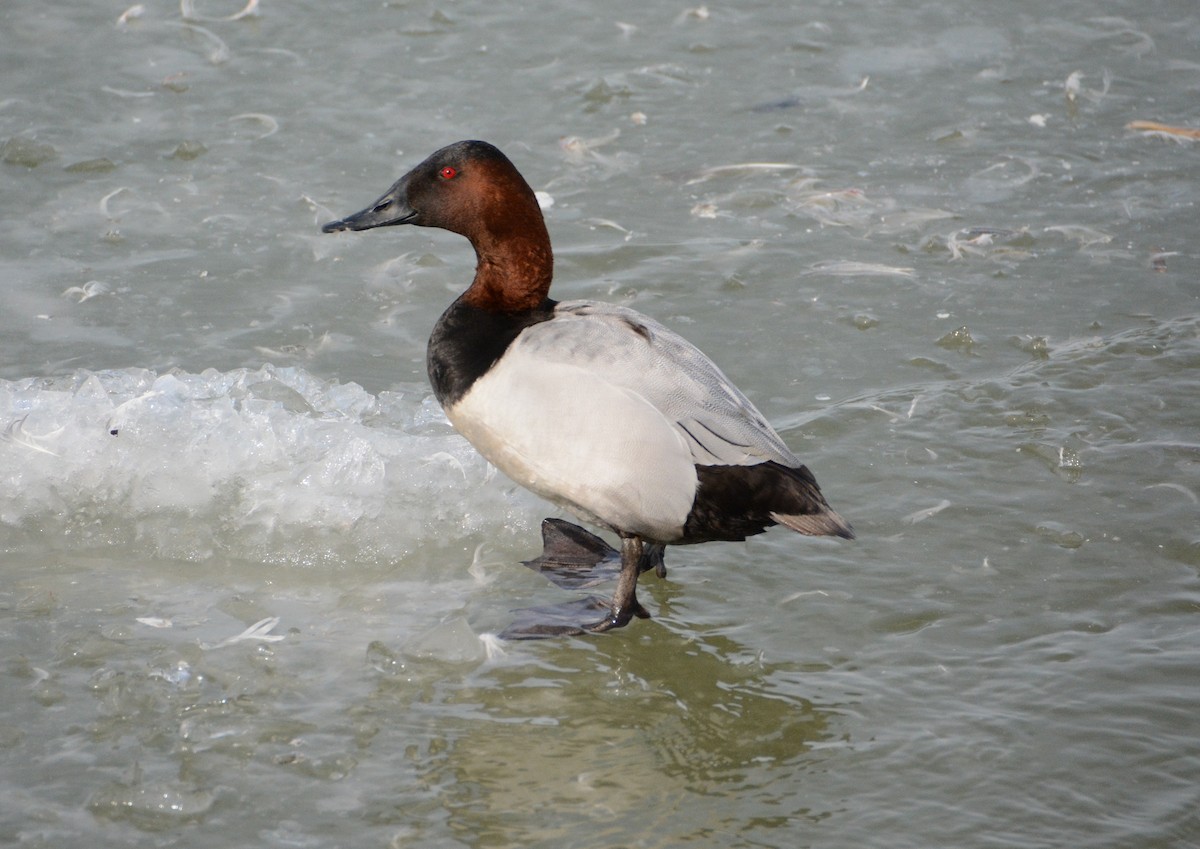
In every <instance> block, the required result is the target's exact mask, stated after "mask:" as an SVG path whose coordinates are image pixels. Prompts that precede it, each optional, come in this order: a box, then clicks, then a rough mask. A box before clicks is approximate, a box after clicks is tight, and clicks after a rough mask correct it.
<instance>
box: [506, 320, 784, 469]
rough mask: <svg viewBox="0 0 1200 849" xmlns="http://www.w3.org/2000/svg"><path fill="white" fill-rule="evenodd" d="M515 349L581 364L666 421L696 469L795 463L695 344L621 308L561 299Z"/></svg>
mask: <svg viewBox="0 0 1200 849" xmlns="http://www.w3.org/2000/svg"><path fill="white" fill-rule="evenodd" d="M516 344H518V345H520V346H522V347H523V348H526V349H527V352H528V353H530V354H535V355H538V356H544V357H547V358H552V359H554V360H556V361H559V362H569V363H572V364H576V365H579V366H581V367H586V368H587V369H588V370H589V371H590V372H593V373H595V374H597V375H600V376H602V377H603V378H604V379H605V380H607V381H608V382H610V383H612V384H613V385H616V386H620V387H621V388H622V389H624V390H626V391H628V392H631V393H633V394H636V395H638V396H640V397H641V398H643V399H645V400H646V401H647V402H649V403H650V404H652V405H653V406H654V407H656V408H657V409H658V410H659V411H660V412H661V413H662V414H663V416H664V417H666V418H667V419H668V420H669V421H671V422H672V424H673V425H674V427H675V428H676V430H677V431H678V432H679V434H680V435H681V436H682V437H683V439H684V440H685V442H686V444H687V445H688V447H689V449H690V450H691V453H692V457H693V459H694V462H695V463H697V464H698V465H704V466H715V465H733V466H749V465H756V464H758V463H762V462H765V461H767V460H773V461H775V462H777V463H781V464H783V465H786V466H792V467H795V466H799V465H800V461H799V460H798V459H797V458H796V456H795V455H794V454H792V452H791V451H789V450H788V447H787V446H786V445H785V444H784V442H783V440H782V439H780V437H779V434H777V433H776V432H775V430H774V428H772V427H771V425H770V424H768V423H767V420H766V419H765V418H763V415H762V413H760V412H759V411H758V410H757V409H756V408H755V407H754V405H753V404H752V403H750V401H749V399H747V398H746V396H745V395H743V394H742V393H741V392H740V391H739V390H738V388H737V387H736V386H734V385H733V383H731V382H730V380H729V378H727V377H726V376H725V375H724V374H723V373H722V372H721V370H720V369H719V368H718V367H717V366H716V364H715V363H713V361H712V360H710V359H709V358H708V357H706V356H705V355H704V354H703V353H702V352H701V351H700V350H699V349H698V348H696V346H695V345H693V344H692V343H690V342H688V341H687V340H686V339H684V338H683V337H682V336H680V335H679V334H677V333H674V332H672V331H671V330H668V329H667V328H666V327H664V326H663V325H661V324H659V323H658V322H657V321H654V320H653V319H651V318H648V317H646V316H644V315H642V314H641V313H639V312H636V311H634V310H631V309H628V308H626V307H621V306H616V305H613V304H604V303H597V302H593V301H563V302H561V303H560V304H559V305H558V306H557V308H556V310H555V319H554V320H553V321H548V322H542V323H541V324H536V325H534V326H532V327H530V328H529V329H528V330H526V331H525V332H524V333H522V334H521V337H520V338H519V339H518V340H517V342H516Z"/></svg>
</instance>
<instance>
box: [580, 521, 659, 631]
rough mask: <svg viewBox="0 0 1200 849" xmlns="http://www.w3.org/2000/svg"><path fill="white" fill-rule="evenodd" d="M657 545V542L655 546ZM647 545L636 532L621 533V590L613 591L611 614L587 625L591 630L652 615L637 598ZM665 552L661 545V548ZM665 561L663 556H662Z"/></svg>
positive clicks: (605, 629) (602, 629)
mask: <svg viewBox="0 0 1200 849" xmlns="http://www.w3.org/2000/svg"><path fill="white" fill-rule="evenodd" d="M652 547H653V546H652ZM644 549H645V545H644V543H643V542H642V538H641V537H639V536H636V535H634V534H621V574H620V575H619V576H618V577H617V591H616V592H615V593H613V598H612V604H611V607H610V608H609V613H608V616H606V617H605V618H604V619H601V620H600V621H599V622H594V623H592V624H591V625H588V626H587V629H588V630H589V631H593V632H595V633H598V634H599V633H603V632H604V631H611V630H612V629H613V628H623V627H625V626H626V625H628V624H629V621H630V620H631V619H633V617H635V616H636V617H638V618H639V619H649V618H650V614H649V613H648V612H647V611H646V608H644V607H642V605H641V603H639V602H638V600H637V582H638V576H639V575H640V574H641V573H642V572H644V571H645V570H646V569H647V568H650V567H649V566H646V567H645V568H643V565H642V564H643V554H644ZM660 552H661V548H660ZM659 562H660V563H661V562H662V561H661V559H660V560H659Z"/></svg>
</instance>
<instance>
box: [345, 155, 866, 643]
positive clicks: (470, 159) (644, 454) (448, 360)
mask: <svg viewBox="0 0 1200 849" xmlns="http://www.w3.org/2000/svg"><path fill="white" fill-rule="evenodd" d="M397 224H415V225H417V226H419V227H440V228H442V229H444V230H450V231H451V232H454V233H458V234H460V235H462V236H465V237H466V238H467V239H469V240H470V242H471V246H472V247H473V248H474V249H475V254H476V259H477V265H476V268H475V279H474V280H473V281H472V282H471V285H470V286H469V287H468V288H467V290H466V291H465V292H463V294H462V295H460V296H459V297H458V299H457V300H455V301H454V303H452V304H451V305H450V307H449V309H447V310H446V311H445V312H444V313H443V314H442V317H441V318H440V319H438V321H437V324H436V325H434V328H433V332H432V334H431V336H430V338H429V347H428V352H427V359H426V364H427V367H428V371H429V381H430V383H431V384H432V385H433V392H434V395H435V396H436V397H437V399H438V401H439V402H440V403H441V405H442V408H443V410H445V413H446V417H447V418H448V419H449V420H450V422H451V424H453V425H454V427H455V428H456V429H457V430H458V431H459V433H461V434H462V435H463V436H464V437H466V438H467V440H468V441H469V442H470V443H471V444H472V445H473V446H474V447H475V448H476V449H477V450H478V451H479V453H480V454H482V455H483V456H484V457H485V458H487V460H488V461H489V462H490V463H492V464H493V465H494V466H496V467H497V468H498V469H500V470H501V471H502V472H504V473H505V474H506V475H508V476H509V477H510V478H512V479H513V480H514V481H516V482H517V483H518V484H520V485H521V486H524V487H526V488H527V489H530V490H532V491H533V492H535V493H537V494H538V495H540V496H542V497H544V498H546V499H548V500H549V501H552V502H554V503H555V504H557V505H559V506H561V507H563V508H566V509H567V510H569V511H570V512H571V513H573V514H575V515H576V516H578V517H579V518H580V519H582V520H584V521H585V522H589V523H592V524H595V525H598V526H600V527H602V528H607V529H608V530H610V531H613V532H615V533H616V534H617V536H618V537H620V540H621V550H620V567H619V573H618V577H617V587H616V591H615V593H614V595H613V598H612V601H611V603H607V604H604V605H603V609H604V615H603V617H602V618H601V619H600V620H599V621H596V622H589V623H584V624H579V625H571V624H566V625H548V626H544V627H540V628H535V629H532V632H531V633H536V634H538V635H544V634H548V633H572V634H579V633H583V632H585V631H590V632H600V631H607V630H609V629H612V628H620V627H622V626H624V625H626V624H627V623H628V622H629V621H630V620H631V619H632V618H633V617H634V616H639V617H642V618H645V617H647V616H648V615H649V614H647V613H646V611H645V610H644V609H643V608H642V606H641V605H640V604H639V603H638V600H637V592H636V591H637V581H638V577H639V575H640V574H641V573H642V572H643V571H646V570H648V569H651V568H654V569H655V570H656V571H657V572H658V573H659V574H660V575H663V574H665V569H664V567H663V566H662V549H663V546H667V545H686V544H690V543H699V542H709V541H713V540H743V539H745V538H746V537H748V536H751V535H753V534H758V533H762V532H763V531H764V530H766V529H767V528H768V527H770V526H772V525H776V524H780V525H784V526H786V527H788V528H791V529H792V530H793V531H797V532H799V533H801V534H807V535H833V536H839V537H844V538H847V539H850V538H853V536H854V532H853V531H852V530H851V528H850V525H849V523H847V522H846V520H845V519H843V518H842V517H841V516H839V515H838V514H837V513H836V512H834V511H833V510H832V509H831V508H830V507H829V505H828V503H826V501H825V498H824V496H823V495H822V494H821V490H820V488H819V487H818V486H817V481H816V479H815V478H814V477H813V475H812V473H811V472H810V471H809V470H808V468H807V467H806V466H805V465H804V464H803V463H801V462H800V460H799V459H797V458H796V456H795V455H794V454H792V452H791V451H789V450H788V447H787V446H786V445H785V444H784V443H783V440H782V439H781V438H780V437H779V434H777V433H776V432H775V430H774V429H773V428H772V427H771V426H770V425H769V424H768V423H767V421H766V419H764V418H763V416H762V414H761V413H759V411H758V410H757V409H755V407H754V405H753V404H751V403H750V401H749V400H747V398H746V396H744V395H743V394H742V393H741V392H740V391H738V389H737V388H736V387H735V386H734V385H733V384H732V383H731V382H730V381H729V379H728V378H726V377H725V375H724V374H723V373H722V372H721V370H720V369H719V368H717V366H716V365H715V364H714V363H713V362H712V361H711V360H710V359H709V358H708V357H706V356H705V355H704V354H702V353H701V352H700V351H699V350H698V349H697V348H696V347H695V346H693V345H692V344H691V343H689V342H687V341H686V340H685V339H683V338H682V337H681V336H679V335H677V334H675V333H673V332H672V331H670V330H668V329H667V328H666V327H664V326H663V325H661V324H659V323H658V322H657V321H655V320H653V319H651V318H648V317H646V316H644V315H642V314H641V313H638V312H635V311H634V310H631V309H628V308H626V307H622V306H616V305H612V304H605V303H597V302H594V301H555V300H552V299H551V298H550V296H549V292H550V279H551V276H552V271H553V265H554V260H553V254H552V252H551V249H550V236H549V234H548V233H547V230H546V224H545V221H544V220H543V218H542V212H541V209H540V208H539V206H538V202H537V199H536V198H535V196H534V193H533V190H532V189H531V188H530V187H529V184H528V183H527V182H526V181H525V179H524V178H523V177H522V176H521V174H520V173H519V172H518V171H517V169H516V167H515V166H514V165H513V164H512V163H511V162H510V161H509V160H508V158H507V157H506V156H505V155H504V154H503V153H501V152H500V151H499V150H497V149H496V148H495V147H493V146H492V145H490V144H488V143H486V142H482V141H462V142H458V143H456V144H452V145H449V146H447V147H444V148H442V149H441V150H439V151H437V152H436V153H434V154H433V155H432V156H430V157H429V158H428V159H426V160H425V161H424V162H422V163H421V164H420V165H418V166H417V167H415V168H413V169H412V170H411V171H410V172H408V173H407V174H406V175H404V176H403V177H401V178H400V179H399V180H398V181H397V182H396V183H395V184H394V185H393V186H392V187H391V188H390V189H388V190H387V192H386V193H384V195H383V196H382V197H381V198H379V200H377V201H375V202H374V203H373V204H371V205H370V206H368V207H367V208H366V209H364V210H362V211H361V212H356V213H355V214H353V215H350V216H348V217H346V218H343V219H340V220H338V221H331V222H329V223H328V224H326V225H324V227H322V228H321V229H322V231H323V232H326V233H332V232H336V231H340V230H368V229H371V228H373V227H388V226H393V225H397ZM548 521H553V520H548ZM555 529H557V530H558V531H559V533H558V534H557V537H558V538H559V541H560V542H561V541H562V540H561V537H562V533H561V532H563V531H565V532H566V536H567V537H571V538H573V539H574V540H575V541H583V540H584V538H591V539H593V540H596V538H595V537H593V536H592V535H591V534H588V533H587V532H586V531H584V530H583V529H582V528H576V527H575V526H573V525H570V524H569V523H566V522H559V523H558V524H557V525H554V526H552V527H548V526H545V525H544V526H543V533H544V534H546V536H547V538H546V546H547V550H548V551H549V549H550V548H551V547H552V545H553V544H552V541H551V538H550V537H551V535H552V534H551V532H553V531H555ZM574 531H577V532H578V533H574ZM568 542H570V540H568ZM596 542H597V543H598V544H599V545H600V546H602V547H604V548H607V546H606V544H604V543H602V542H600V541H599V540H596ZM583 544H584V545H585V546H586V545H587V543H586V541H584V542H583ZM608 551H610V552H611V551H612V549H611V548H609V549H608ZM600 557H601V555H600V554H599V553H598V554H597V556H596V557H595V558H593V559H594V560H598V559H600ZM550 559H554V558H553V556H551V557H550ZM561 559H562V558H560V560H561ZM565 559H567V560H570V559H571V558H570V557H566V558H565Z"/></svg>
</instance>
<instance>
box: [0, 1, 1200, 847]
mask: <svg viewBox="0 0 1200 849" xmlns="http://www.w3.org/2000/svg"><path fill="white" fill-rule="evenodd" d="M127 8H128V7H123V6H121V5H115V6H114V5H108V4H95V3H73V4H47V3H36V2H29V1H28V0H14V2H9V3H7V4H5V5H4V6H3V7H2V8H0V145H2V146H3V147H2V150H0V221H2V226H0V282H2V285H3V292H4V297H3V306H2V307H0V344H2V346H3V348H2V350H3V354H4V356H3V357H2V358H0V555H2V558H3V563H2V566H0V569H2V573H0V574H2V578H0V645H2V646H3V662H2V664H0V842H4V843H6V844H12V845H16V846H29V847H34V846H106V845H121V846H137V847H162V846H188V847H192V846H195V847H207V846H212V847H230V846H246V845H255V846H279V847H285V846H286V847H297V846H300V847H309V846H312V847H317V846H320V847H335V846H343V847H351V846H353V847H366V846H396V847H399V846H422V847H506V846H520V847H526V848H527V847H551V846H553V847H555V849H563V847H615V846H623V847H675V846H681V845H689V846H712V847H751V846H753V847H779V849H785V847H786V849H794V847H798V846H822V847H848V846H855V847H862V846H879V847H889V849H895V847H921V849H930V847H947V849H949V848H950V847H955V848H956V849H959V848H960V847H974V846H978V847H997V846H1020V847H1033V846H1056V847H1057V846H1088V847H1123V848H1124V847H1168V846H1169V847H1175V846H1187V845H1196V844H1197V843H1200V814H1197V810H1200V743H1197V740H1198V739H1200V719H1198V715H1197V711H1196V706H1197V704H1200V678H1198V676H1197V674H1196V669H1197V659H1198V657H1200V654H1198V651H1200V578H1198V574H1197V573H1198V570H1200V521H1198V520H1200V400H1198V399H1200V273H1198V268H1200V262H1198V260H1200V252H1198V251H1197V247H1196V236H1197V220H1198V218H1197V200H1198V199H1200V159H1198V157H1200V147H1197V144H1196V143H1195V142H1193V141H1190V140H1189V139H1188V138H1186V137H1184V136H1180V135H1177V134H1171V133H1163V132H1156V131H1145V130H1137V129H1129V128H1127V125H1128V124H1130V123H1131V122H1135V121H1154V122H1160V123H1162V124H1165V125H1168V126H1179V127H1193V128H1194V127H1198V126H1200V110H1198V108H1197V104H1200V9H1197V8H1196V6H1195V4H1194V3H1193V2H1185V0H1176V2H1156V3H1150V4H1147V3H1144V2H1137V3H1134V2H1118V0H1106V2H1100V3H1097V2H1083V0H1067V2H1061V3H1055V4H1046V3H1041V2H1037V3H1035V2H1024V0H1022V2H1013V3H1003V4H998V3H987V4H985V3H969V2H953V0H934V2H929V3H923V4H900V3H887V4H885V3H877V2H816V3H807V4H802V5H799V4H781V3H767V2H749V3H738V4H729V5H718V4H711V5H708V6H691V7H689V6H688V5H686V4H679V5H669V4H667V5H664V4H645V3H627V2H615V3H607V4H603V5H599V4H592V5H591V6H587V5H580V4H578V3H573V4H568V3H550V2H528V3H521V4H500V3H484V2H477V0H461V1H460V2H434V3H424V2H385V3H370V4H332V3H304V2H289V3H283V2H279V0H262V2H261V4H259V5H257V6H251V7H247V12H246V14H239V13H240V12H241V11H242V9H243V7H242V5H241V3H240V2H224V0H200V2H195V3H192V2H185V3H183V4H182V5H181V6H180V7H179V8H176V7H175V6H173V5H171V4H146V5H145V6H144V7H141V6H138V7H132V8H129V9H128V11H127ZM123 12H125V14H124V15H122V13H123ZM460 138H484V139H487V140H489V141H491V142H493V143H495V144H496V145H498V146H499V147H500V148H501V149H503V150H504V151H506V152H507V153H508V155H509V156H510V158H512V159H513V160H514V162H515V163H516V164H517V166H518V167H519V168H520V169H521V170H522V172H523V173H524V174H525V175H526V176H527V178H528V179H529V181H530V183H531V184H532V185H533V187H534V188H535V189H537V190H539V191H541V192H543V193H545V194H544V197H545V199H546V203H547V210H546V214H547V220H548V224H549V227H550V231H551V235H552V237H553V239H554V242H555V248H556V260H557V262H556V283H555V289H554V293H555V295H556V296H557V297H559V298H580V297H585V298H597V299H603V300H609V301H615V302H619V303H625V304H629V305H632V306H633V307H635V308H637V309H639V310H642V311H644V312H645V313H647V314H649V315H651V316H653V317H654V318H656V319H658V320H660V321H663V322H665V323H666V324H668V325H669V326H671V327H673V328H674V329H676V330H678V331H679V332H681V333H682V334H684V335H685V336H687V337H688V338H689V339H691V340H692V341H693V342H695V343H696V344H698V345H699V346H700V347H701V348H702V349H704V350H705V351H706V352H707V353H708V354H709V355H710V356H712V357H713V359H715V360H716V361H717V362H718V363H719V364H720V365H721V366H722V368H723V369H724V370H725V371H726V372H727V373H728V375H729V376H730V377H731V378H732V379H733V380H734V381H735V382H737V383H738V385H739V386H740V387H741V388H742V389H743V391H745V392H746V394H747V395H748V396H749V397H750V398H751V399H752V400H753V401H754V402H755V403H756V404H757V405H758V406H759V407H760V408H761V409H762V411H763V412H764V413H765V414H766V415H767V416H768V418H770V419H771V421H772V422H774V423H775V424H776V426H777V427H778V428H779V429H780V432H781V433H782V434H783V436H784V438H785V439H786V440H787V442H788V443H789V444H790V445H791V447H792V448H793V449H794V450H795V451H796V452H797V453H798V454H799V455H800V456H801V457H803V458H804V459H805V460H806V462H808V463H809V465H810V466H811V467H812V469H813V471H814V472H815V473H816V475H817V477H818V479H819V480H820V482H821V484H822V487H823V488H824V490H825V492H826V494H827V495H828V497H829V499H830V501H831V503H832V504H833V505H834V506H835V508H837V509H838V510H839V511H840V512H842V513H843V514H845V515H846V516H847V517H848V518H849V519H850V520H851V521H852V522H853V523H854V525H855V528H856V530H857V531H858V533H859V538H858V539H857V540H856V541H854V542H849V543H848V542H843V541H831V540H822V539H816V540H814V539H803V538H800V537H797V536H795V535H793V534H789V533H787V532H785V531H783V530H779V529H776V530H774V531H772V532H770V533H767V534H765V535H763V536H760V537H757V538H754V539H752V540H750V541H748V542H746V543H737V544H734V543H730V544H709V545H704V546H697V547H691V548H679V549H672V550H670V551H669V552H668V564H669V566H670V573H669V575H668V578H667V580H665V581H661V580H658V579H656V578H654V577H653V576H646V577H645V578H644V580H643V591H642V595H641V597H642V600H643V602H644V603H645V604H646V606H647V607H648V608H650V610H651V612H652V613H653V615H654V618H653V619H652V620H650V621H636V622H634V623H633V624H632V625H631V626H630V627H628V628H626V629H624V630H623V631H620V632H617V633H613V634H610V635H606V636H604V637H602V638H591V639H561V640H551V641H543V642H537V643H515V644H514V643H502V642H500V641H498V640H496V639H495V638H494V637H493V636H492V635H494V634H495V633H497V632H498V631H500V630H501V629H503V628H504V627H505V625H506V624H507V623H508V622H509V621H511V618H512V615H513V614H512V613H511V611H512V610H513V609H514V608H519V607H523V606H530V605H537V604H554V603H557V602H560V601H564V600H567V599H568V598H570V597H571V596H570V594H569V593H566V592H565V591H563V590H561V589H558V588H555V587H553V586H551V585H549V584H547V583H546V582H545V581H544V580H542V579H541V578H539V577H538V576H537V575H535V574H533V573H532V572H530V571H528V570H526V569H525V568H524V567H522V566H521V565H520V561H521V560H524V559H528V558H529V557H531V556H533V555H535V554H536V553H537V550H538V548H539V531H538V527H539V523H540V521H541V519H542V518H543V517H544V516H547V515H553V514H554V513H553V510H552V508H550V507H549V506H548V505H546V504H544V503H542V502H540V501H539V500H538V499H537V498H535V497H534V496H532V495H530V494H528V493H525V492H523V491H521V490H519V489H517V488H516V487H514V486H513V485H512V484H511V482H509V481H507V480H506V479H505V478H503V476H501V475H499V474H498V473H496V472H495V471H494V470H492V469H490V468H489V467H488V466H487V464H486V463H484V462H483V461H482V460H481V459H480V458H479V457H478V456H477V455H475V453H474V452H473V450H472V449H471V448H470V446H469V445H467V444H466V443H465V442H464V441H463V440H462V439H461V438H460V437H458V436H457V435H456V434H455V433H454V432H453V431H452V430H451V429H450V427H449V425H448V424H447V423H446V422H445V420H444V418H443V417H442V415H441V413H440V410H438V408H437V405H436V403H435V402H434V401H433V399H432V398H431V397H430V393H429V389H428V386H427V384H426V381H425V375H424V346H425V339H426V338H427V335H428V332H429V330H430V328H431V327H432V325H433V323H434V321H435V320H436V318H437V316H438V315H439V314H440V312H441V310H442V309H444V308H445V306H446V305H447V304H448V303H449V302H450V300H451V299H452V298H453V297H454V296H455V295H456V294H457V293H458V292H459V291H461V289H462V288H463V287H464V286H465V285H466V284H467V283H468V282H469V280H470V276H471V272H472V265H473V257H472V255H471V253H470V249H469V247H468V245H467V244H466V243H465V242H464V241H463V240H462V239H461V238H459V237H457V236H453V235H451V234H446V233H441V232H435V231H429V230H417V229H414V228H395V229H388V230H380V231H374V232H370V233H362V234H342V235H337V236H332V235H323V234H321V233H320V231H319V227H320V224H321V223H323V222H325V221H328V220H330V219H332V218H334V217H340V216H342V215H345V214H348V213H350V212H353V211H355V210H357V209H359V208H361V207H363V206H364V205H365V204H367V203H369V202H370V201H371V200H373V199H374V198H375V197H377V196H378V195H379V194H380V193H381V192H382V191H383V190H384V189H385V188H386V187H387V186H388V185H389V184H390V183H391V182H392V181H393V180H394V179H395V178H396V177H398V176H399V175H400V174H401V173H403V172H404V171H405V170H407V169H408V168H409V167H411V166H412V165H413V164H415V163H416V162H418V161H420V160H421V159H423V158H424V157H425V156H426V155H427V154H428V153H430V152H431V151H432V150H434V149H436V148H437V147H440V146H441V145H443V144H446V143H449V142H452V141H455V140H457V139H460Z"/></svg>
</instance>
